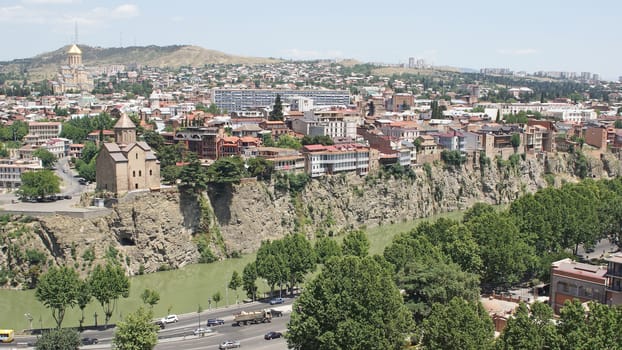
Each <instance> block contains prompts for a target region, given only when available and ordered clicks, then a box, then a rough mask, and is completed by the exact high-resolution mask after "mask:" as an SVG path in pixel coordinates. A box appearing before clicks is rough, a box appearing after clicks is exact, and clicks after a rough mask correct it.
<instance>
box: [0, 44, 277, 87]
mask: <svg viewBox="0 0 622 350" xmlns="http://www.w3.org/2000/svg"><path fill="white" fill-rule="evenodd" d="M69 47H70V45H67V46H64V47H62V48H60V49H58V50H56V51H52V52H46V53H43V54H40V55H37V56H35V57H32V58H23V59H16V60H12V61H6V62H0V70H1V71H7V70H9V71H10V70H21V71H23V70H27V71H28V72H29V74H30V76H31V79H36V77H39V78H51V77H53V76H54V74H55V73H56V72H57V71H58V67H59V66H60V65H62V64H64V63H65V62H66V60H67V50H69ZM79 47H80V49H81V50H82V61H83V62H84V64H85V65H86V66H91V67H93V66H101V65H110V64H124V65H132V64H137V65H143V66H154V67H181V66H195V67H198V66H203V65H205V64H211V63H217V64H226V63H229V64H262V63H274V62H279V61H280V60H278V59H273V58H258V57H244V56H234V55H229V54H226V53H223V52H220V51H216V50H208V49H204V48H202V47H198V46H190V45H172V46H155V45H151V46H130V47H110V48H102V47H91V46H87V45H79Z"/></svg>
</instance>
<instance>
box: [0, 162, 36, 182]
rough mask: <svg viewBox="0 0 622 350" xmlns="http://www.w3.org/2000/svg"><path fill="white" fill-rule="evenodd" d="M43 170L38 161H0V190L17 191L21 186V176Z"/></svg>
mask: <svg viewBox="0 0 622 350" xmlns="http://www.w3.org/2000/svg"><path fill="white" fill-rule="evenodd" d="M41 169H43V166H41V161H40V160H38V159H27V160H26V159H20V160H14V159H0V188H5V189H17V188H19V187H20V186H21V185H22V174H23V173H25V172H27V171H36V170H41Z"/></svg>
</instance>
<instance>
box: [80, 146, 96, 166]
mask: <svg viewBox="0 0 622 350" xmlns="http://www.w3.org/2000/svg"><path fill="white" fill-rule="evenodd" d="M97 153H99V149H98V148H97V145H96V144H95V142H92V141H87V142H85V143H84V148H83V149H82V155H81V156H80V159H82V160H83V161H84V162H85V163H90V162H91V160H92V159H93V158H95V157H97Z"/></svg>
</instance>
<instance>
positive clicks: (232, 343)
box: [218, 340, 240, 350]
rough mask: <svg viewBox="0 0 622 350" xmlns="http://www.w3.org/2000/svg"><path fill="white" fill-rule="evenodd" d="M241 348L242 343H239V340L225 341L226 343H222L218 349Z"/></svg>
mask: <svg viewBox="0 0 622 350" xmlns="http://www.w3.org/2000/svg"><path fill="white" fill-rule="evenodd" d="M239 347H240V342H239V341H237V340H225V341H224V342H222V343H221V344H220V346H219V347H218V349H220V350H225V349H233V348H239Z"/></svg>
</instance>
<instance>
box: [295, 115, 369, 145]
mask: <svg viewBox="0 0 622 350" xmlns="http://www.w3.org/2000/svg"><path fill="white" fill-rule="evenodd" d="M362 123H363V119H362V118H361V116H360V114H359V112H358V111H353V110H339V109H338V110H323V111H313V112H312V111H307V112H305V114H304V116H303V117H302V118H297V119H293V120H292V121H291V124H292V130H294V131H295V132H297V133H300V134H303V135H309V136H328V137H330V138H333V139H334V138H348V139H352V140H353V139H355V138H356V128H357V126H359V125H361V124H362Z"/></svg>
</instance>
